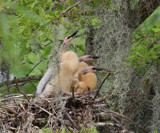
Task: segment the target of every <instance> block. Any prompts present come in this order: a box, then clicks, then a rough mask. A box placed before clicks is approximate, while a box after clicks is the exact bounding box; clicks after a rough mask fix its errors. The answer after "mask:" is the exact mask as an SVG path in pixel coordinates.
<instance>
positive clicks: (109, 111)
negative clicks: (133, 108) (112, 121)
mask: <svg viewBox="0 0 160 133" xmlns="http://www.w3.org/2000/svg"><path fill="white" fill-rule="evenodd" d="M106 110H107V113H112V114H113V115H116V116H119V117H121V118H124V119H125V120H127V121H129V122H131V123H132V124H134V125H135V126H136V127H139V128H141V129H142V130H144V131H146V130H145V129H144V128H143V127H141V126H140V125H138V124H137V123H136V122H134V121H132V120H131V119H129V118H128V117H126V116H124V115H121V114H119V113H117V112H114V111H111V110H109V109H106ZM146 132H147V131H146Z"/></svg>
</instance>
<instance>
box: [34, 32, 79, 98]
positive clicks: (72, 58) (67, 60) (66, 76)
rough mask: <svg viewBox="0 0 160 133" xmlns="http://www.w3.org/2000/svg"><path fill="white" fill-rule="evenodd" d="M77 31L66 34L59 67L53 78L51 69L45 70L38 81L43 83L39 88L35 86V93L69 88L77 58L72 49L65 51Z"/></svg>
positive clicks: (77, 63) (46, 93) (77, 64)
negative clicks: (45, 72)
mask: <svg viewBox="0 0 160 133" xmlns="http://www.w3.org/2000/svg"><path fill="white" fill-rule="evenodd" d="M77 32H78V31H76V32H74V33H73V34H72V35H70V36H67V37H66V38H65V39H64V41H63V43H62V46H61V50H60V67H59V72H58V74H57V75H56V76H55V78H51V77H52V76H51V75H52V74H51V73H49V72H51V71H48V70H47V74H45V75H44V76H45V77H44V78H42V79H43V80H42V81H40V83H43V86H42V87H41V88H38V87H37V92H38V93H37V94H41V96H42V97H45V96H46V95H49V94H50V93H53V92H54V91H55V90H56V89H61V90H62V91H64V92H66V91H69V90H70V87H71V84H72V80H73V76H74V74H75V72H76V71H77V70H78V67H79V59H78V56H77V54H76V53H74V52H73V51H67V52H66V49H67V48H68V47H69V44H70V42H71V40H72V39H73V37H74V36H75V35H76V34H77ZM44 79H45V80H44ZM38 86H41V85H38ZM42 88H43V89H42ZM42 91H43V92H42Z"/></svg>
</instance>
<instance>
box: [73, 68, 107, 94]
mask: <svg viewBox="0 0 160 133" xmlns="http://www.w3.org/2000/svg"><path fill="white" fill-rule="evenodd" d="M101 70H105V69H104V68H97V67H93V66H89V67H85V68H83V69H82V70H81V71H80V72H79V74H78V79H74V80H73V83H72V86H71V89H72V88H74V89H75V92H76V93H86V92H88V91H93V90H94V89H95V88H96V87H97V76H96V75H95V74H94V73H95V72H97V71H101Z"/></svg>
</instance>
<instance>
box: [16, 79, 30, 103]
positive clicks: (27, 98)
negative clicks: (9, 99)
mask: <svg viewBox="0 0 160 133" xmlns="http://www.w3.org/2000/svg"><path fill="white" fill-rule="evenodd" d="M14 81H15V83H16V86H17V90H18V92H20V93H21V94H22V95H24V97H25V98H26V99H27V100H28V102H30V101H29V98H28V97H27V95H26V94H25V93H24V92H23V91H21V90H20V89H19V86H18V82H17V78H16V77H14Z"/></svg>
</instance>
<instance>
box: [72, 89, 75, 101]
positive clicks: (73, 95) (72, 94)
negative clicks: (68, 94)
mask: <svg viewBox="0 0 160 133" xmlns="http://www.w3.org/2000/svg"><path fill="white" fill-rule="evenodd" d="M72 98H73V100H74V99H75V97H74V87H73V88H72Z"/></svg>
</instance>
